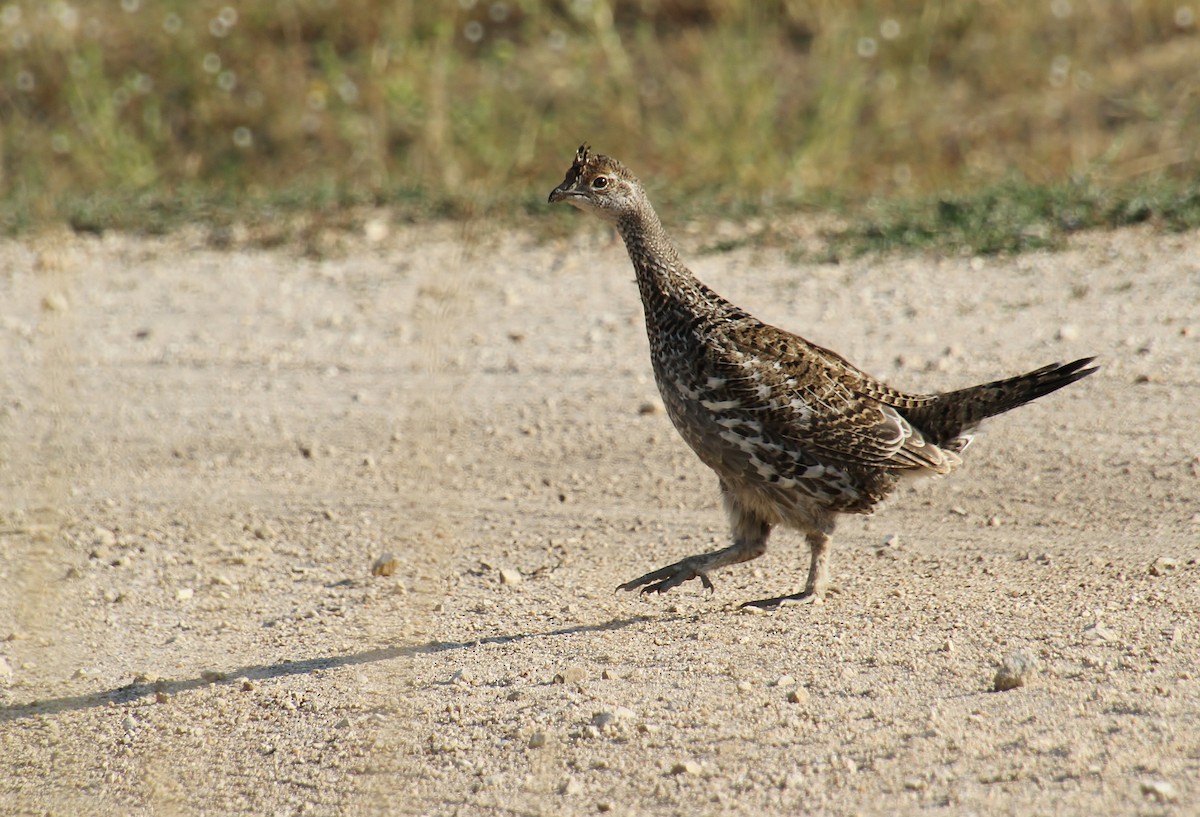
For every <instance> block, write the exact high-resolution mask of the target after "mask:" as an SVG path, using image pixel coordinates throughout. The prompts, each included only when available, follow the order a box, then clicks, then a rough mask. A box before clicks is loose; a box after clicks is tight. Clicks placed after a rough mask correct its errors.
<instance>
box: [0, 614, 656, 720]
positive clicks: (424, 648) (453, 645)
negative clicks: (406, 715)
mask: <svg viewBox="0 0 1200 817" xmlns="http://www.w3.org/2000/svg"><path fill="white" fill-rule="evenodd" d="M651 620H652V618H651V617H650V616H635V617H633V618H619V619H612V620H610V621H606V622H603V623H602V624H577V625H573V626H571V627H560V628H558V629H555V630H547V631H545V632H539V633H512V634H507V635H494V636H489V637H487V638H480V639H477V640H475V641H429V642H426V643H425V644H412V645H408V646H403V647H379V648H377V649H373V650H363V651H361V652H355V653H350V654H348V655H330V656H324V657H320V658H304V659H300V660H297V661H281V662H279V663H277V664H249V665H246V666H243V667H238V668H236V669H231V670H228V671H213V672H206V673H203V674H202V675H200V676H199V677H196V678H185V679H181V680H177V681H168V680H162V681H147V682H134V683H132V684H128V685H126V686H123V687H116V688H115V689H109V690H105V691H103V692H93V693H90V694H87V695H72V696H67V697H63V698H51V699H49V700H43V701H32V702H30V703H25V704H12V705H9V706H5V707H0V723H7V722H9V721H14V720H19V719H21V718H30V717H34V716H37V715H61V714H63V713H64V712H73V711H75V710H79V709H91V708H94V707H100V706H108V705H110V704H125V703H130V702H132V701H136V700H138V699H139V698H145V697H147V696H150V695H156V694H158V693H160V692H161V693H165V694H168V695H175V694H178V693H180V692H188V691H190V690H193V689H198V688H200V687H205V686H212V685H216V684H231V683H233V682H234V681H242V680H252V681H263V680H267V679H270V678H279V677H283V676H288V675H304V674H307V673H310V672H314V671H316V670H326V669H337V668H339V667H349V666H354V665H357V664H372V663H375V662H378V661H391V660H393V659H396V658H404V657H406V656H412V655H430V654H435V653H440V652H448V651H451V650H469V649H471V648H472V647H479V646H482V645H484V644H512V643H516V642H521V641H527V640H530V639H534V638H558V637H562V636H568V635H578V634H580V633H595V632H604V631H605V630H620V629H624V628H625V627H629V626H631V625H633V624H639V623H641V622H645V621H651Z"/></svg>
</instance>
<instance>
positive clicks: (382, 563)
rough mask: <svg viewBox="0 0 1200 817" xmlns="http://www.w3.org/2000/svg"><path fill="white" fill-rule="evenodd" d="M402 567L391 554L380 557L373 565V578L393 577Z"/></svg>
mask: <svg viewBox="0 0 1200 817" xmlns="http://www.w3.org/2000/svg"><path fill="white" fill-rule="evenodd" d="M398 567H400V561H399V560H398V559H397V558H396V557H395V556H393V555H392V554H390V553H385V554H383V555H382V556H380V557H379V558H378V559H376V560H375V562H374V563H373V564H372V565H371V575H372V576H391V575H392V574H394V573H395V572H396V568H398Z"/></svg>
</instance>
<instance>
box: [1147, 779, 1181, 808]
mask: <svg viewBox="0 0 1200 817" xmlns="http://www.w3.org/2000/svg"><path fill="white" fill-rule="evenodd" d="M1142 794H1144V795H1146V796H1147V797H1153V798H1154V799H1155V800H1157V801H1158V802H1160V803H1170V802H1172V801H1174V800H1175V797H1176V796H1177V794H1178V792H1177V790H1176V789H1175V784H1173V783H1171V782H1169V781H1166V780H1143V781H1142Z"/></svg>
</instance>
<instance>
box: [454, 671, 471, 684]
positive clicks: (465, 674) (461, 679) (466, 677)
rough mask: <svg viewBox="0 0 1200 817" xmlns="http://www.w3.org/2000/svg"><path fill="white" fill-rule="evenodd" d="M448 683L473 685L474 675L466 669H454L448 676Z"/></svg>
mask: <svg viewBox="0 0 1200 817" xmlns="http://www.w3.org/2000/svg"><path fill="white" fill-rule="evenodd" d="M450 683H452V684H465V685H467V686H474V685H475V676H474V675H473V674H472V673H471V671H470V670H468V669H460V670H456V671H455V673H454V674H453V675H451V676H450Z"/></svg>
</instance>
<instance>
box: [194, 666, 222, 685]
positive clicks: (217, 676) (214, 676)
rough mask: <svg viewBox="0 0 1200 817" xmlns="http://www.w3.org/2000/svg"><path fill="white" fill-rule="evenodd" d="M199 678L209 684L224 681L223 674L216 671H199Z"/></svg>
mask: <svg viewBox="0 0 1200 817" xmlns="http://www.w3.org/2000/svg"><path fill="white" fill-rule="evenodd" d="M200 677H201V678H203V679H204V680H205V681H208V682H209V683H210V684H215V683H217V682H218V681H224V680H225V673H223V672H221V671H220V670H216V669H206V670H201V671H200Z"/></svg>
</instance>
